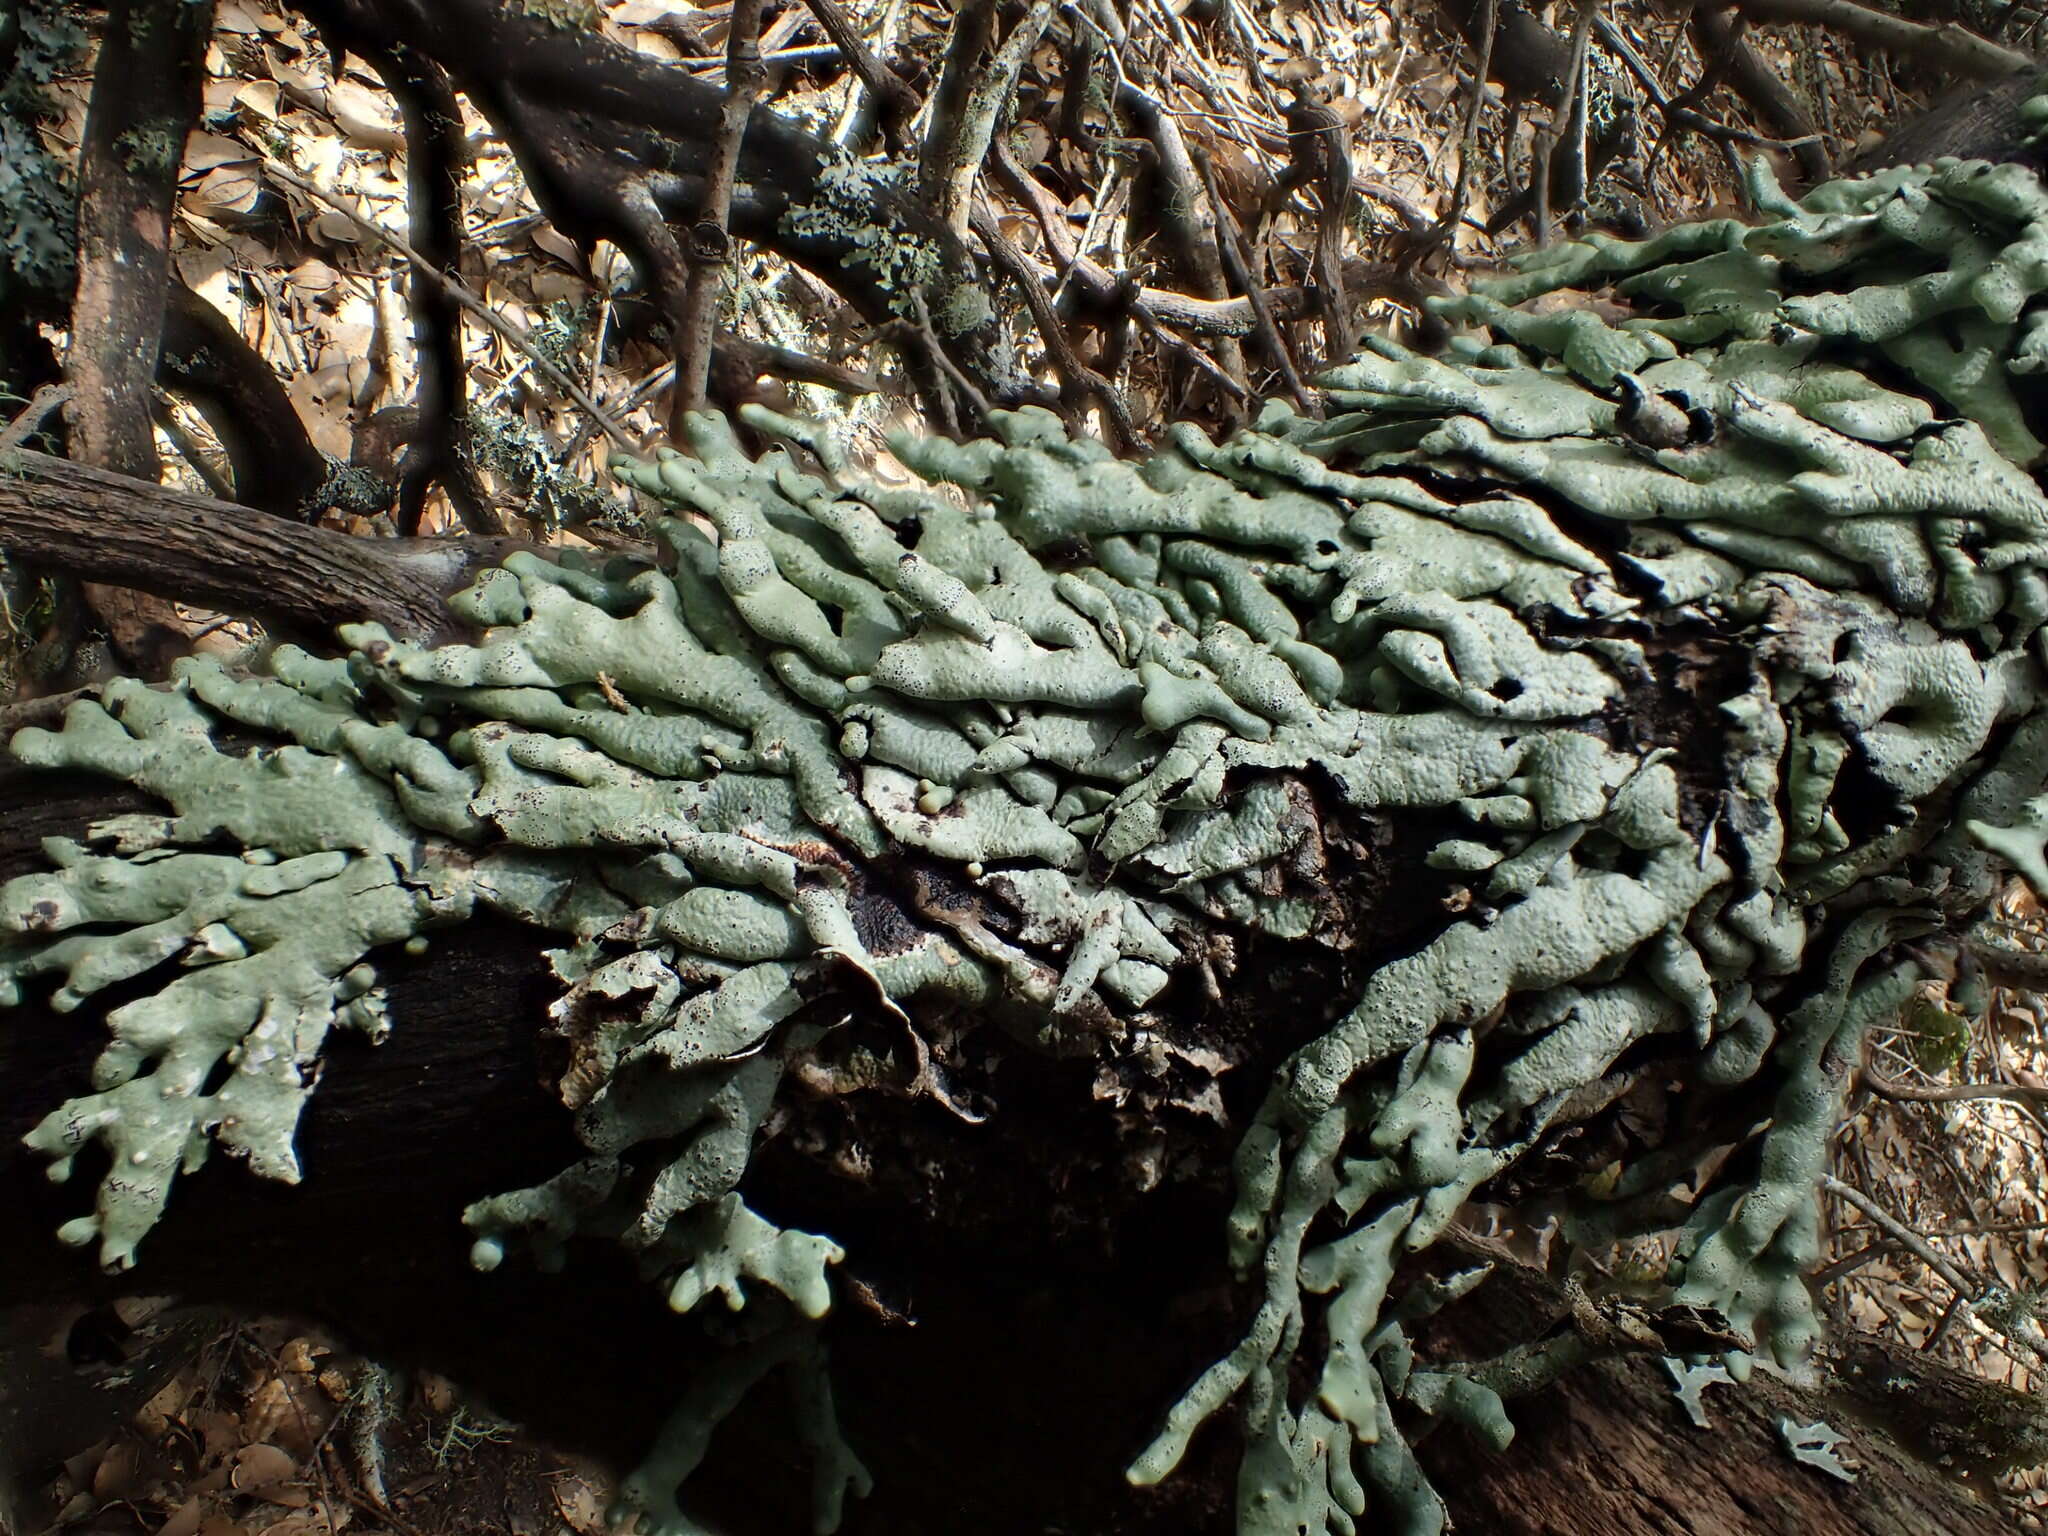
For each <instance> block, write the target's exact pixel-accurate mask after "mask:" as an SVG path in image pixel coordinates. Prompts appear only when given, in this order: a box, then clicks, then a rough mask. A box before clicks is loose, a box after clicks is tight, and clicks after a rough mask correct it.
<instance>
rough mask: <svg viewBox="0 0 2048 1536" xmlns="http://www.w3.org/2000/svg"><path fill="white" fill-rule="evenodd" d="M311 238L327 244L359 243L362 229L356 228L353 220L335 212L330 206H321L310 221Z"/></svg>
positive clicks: (361, 237)
mask: <svg viewBox="0 0 2048 1536" xmlns="http://www.w3.org/2000/svg"><path fill="white" fill-rule="evenodd" d="M312 232H313V238H314V239H316V240H319V241H322V242H324V243H325V244H328V245H360V244H361V243H362V239H363V236H362V231H361V230H359V229H357V228H356V224H355V220H353V219H350V218H346V217H344V216H343V215H341V214H339V213H336V212H335V211H334V210H333V209H332V208H323V209H321V210H320V213H319V215H318V216H317V217H316V218H315V219H314V220H313V223H312Z"/></svg>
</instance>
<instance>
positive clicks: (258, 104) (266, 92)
mask: <svg viewBox="0 0 2048 1536" xmlns="http://www.w3.org/2000/svg"><path fill="white" fill-rule="evenodd" d="M283 94H284V88H283V87H282V86H280V85H279V84H278V83H277V82H276V81H275V80H251V81H250V82H249V83H248V84H247V85H245V86H243V87H242V88H241V89H240V90H238V91H236V92H235V105H236V106H238V107H241V108H243V109H244V110H246V111H249V112H253V113H255V114H256V116H258V117H263V118H274V117H276V116H277V108H278V98H279V97H280V96H282V95H283Z"/></svg>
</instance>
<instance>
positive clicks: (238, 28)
mask: <svg viewBox="0 0 2048 1536" xmlns="http://www.w3.org/2000/svg"><path fill="white" fill-rule="evenodd" d="M213 24H214V25H215V26H217V27H219V28H220V29H221V30H222V31H223V32H233V33H236V34H238V35H240V36H242V37H251V36H253V35H255V34H256V33H258V32H261V31H262V30H263V23H262V22H261V21H259V20H258V19H257V13H256V7H255V6H253V5H251V4H249V0H221V3H220V8H219V9H218V10H217V11H215V12H214V17H213Z"/></svg>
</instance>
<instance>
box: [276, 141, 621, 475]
mask: <svg viewBox="0 0 2048 1536" xmlns="http://www.w3.org/2000/svg"><path fill="white" fill-rule="evenodd" d="M263 168H264V170H265V171H266V172H268V173H269V174H270V175H271V176H274V177H275V178H277V180H279V181H281V182H283V183H284V184H285V185H286V186H288V187H296V188H298V189H299V190H300V191H301V192H304V193H305V194H306V195H307V196H308V197H312V198H317V199H318V200H319V201H320V202H322V203H324V204H326V205H327V206H328V207H329V208H332V209H333V210H334V211H335V212H336V213H338V214H340V215H341V216H342V217H343V218H345V219H347V220H348V221H349V223H351V224H353V225H355V227H356V228H357V229H359V230H361V231H362V232H363V233H364V234H366V235H368V236H369V237H370V238H371V239H372V240H377V241H381V242H382V243H383V244H385V245H387V246H389V247H390V248H391V249H392V250H394V251H396V252H397V253H398V254H399V255H400V256H403V257H404V258H405V259H406V260H407V261H409V262H411V263H412V264H413V265H414V266H415V267H416V268H418V269H419V270H420V271H422V272H425V273H427V274H429V275H430V276H431V277H433V279H434V280H435V281H436V282H438V283H439V284H440V285H441V287H442V288H443V289H444V290H445V291H446V292H447V294H448V296H449V297H450V298H452V299H454V300H455V302H456V303H458V304H460V305H461V306H462V307H463V308H464V309H466V310H468V311H469V312H470V313H471V314H473V315H475V316H476V317H477V319H479V320H481V321H482V322H483V323H484V324H485V325H487V326H489V327H490V328H491V329H492V330H494V331H496V332H497V333H498V334H499V335H500V336H502V337H504V338H505V340H506V342H507V343H508V344H510V346H511V347H512V348H513V350H515V351H516V352H518V353H519V354H520V356H522V357H524V358H526V359H528V360H529V361H530V362H532V364H533V366H534V367H536V368H538V369H539V370H540V371H541V372H542V373H544V374H546V375H547V377H548V378H549V380H550V381H552V382H553V383H554V384H555V386H556V387H557V388H559V389H560V390H561V391H562V392H563V393H564V394H566V395H568V397H569V398H570V399H571V400H574V401H575V402H576V404H577V405H578V406H579V407H581V408H582V410H583V411H584V412H585V413H586V414H587V415H588V416H589V417H590V419H591V420H592V421H594V422H596V423H597V425H598V427H599V428H600V429H601V430H602V431H603V432H604V434H605V436H606V437H609V438H610V439H611V440H612V441H613V442H614V443H616V444H618V445H619V447H621V448H623V449H625V450H626V451H627V452H628V453H638V452H639V451H640V444H639V443H638V442H637V441H635V440H634V438H633V437H632V435H631V434H630V433H628V432H627V431H626V429H625V428H624V427H623V426H621V425H620V424H619V423H618V421H617V420H615V419H614V418H613V416H612V415H611V413H610V412H609V411H607V410H605V408H604V407H603V406H601V405H599V404H598V403H597V402H596V401H595V400H593V399H592V398H591V397H590V391H588V390H586V389H585V388H584V387H583V386H582V385H581V384H579V383H577V382H576V380H575V379H573V378H571V377H570V376H569V375H568V374H566V373H564V372H563V371H562V369H561V368H560V367H559V366H558V365H557V364H556V363H554V362H553V361H552V360H551V359H550V358H549V357H548V356H547V355H546V354H545V353H543V352H542V351H541V350H540V348H539V347H538V346H536V345H535V344H534V340H533V334H532V332H530V331H529V330H527V328H526V327H525V326H523V325H521V324H519V323H518V322H517V321H516V320H513V319H511V318H509V317H508V316H505V315H502V314H500V313H498V311H497V310H495V309H493V308H491V306H490V305H488V304H486V303H485V302H484V301H483V300H482V299H481V298H480V297H478V296H477V294H476V292H475V290H474V289H472V288H471V287H470V286H469V284H467V283H465V282H463V281H462V279H461V278H459V277H456V276H454V275H453V274H451V273H447V272H443V271H442V270H441V269H440V268H439V267H436V266H435V265H434V264H433V263H432V262H430V261H428V260H427V259H426V258H425V257H424V256H422V255H420V253H419V252H418V251H416V250H414V249H413V248H412V246H411V245H409V244H407V243H406V241H405V240H404V239H403V238H402V237H400V236H398V235H394V234H393V233H392V232H391V231H390V230H388V229H386V228H385V227H384V226H383V225H381V224H379V223H377V222H375V221H374V220H372V219H371V218H370V217H369V216H368V215H366V214H364V213H363V212H361V211H360V210H359V209H357V208H356V207H355V206H354V205H353V204H351V203H350V202H349V200H348V199H347V198H345V197H342V196H341V195H340V194H339V193H337V192H332V191H329V190H328V189H327V188H325V187H322V186H320V185H319V184H318V183H316V182H313V181H309V180H307V179H306V178H305V177H303V176H301V175H300V174H299V173H298V172H297V171H295V170H292V169H291V168H290V167H289V166H287V165H284V164H283V163H281V162H280V161H277V160H274V159H272V158H270V157H269V156H267V155H266V156H265V157H264V160H263Z"/></svg>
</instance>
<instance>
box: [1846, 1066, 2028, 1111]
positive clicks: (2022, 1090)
mask: <svg viewBox="0 0 2048 1536" xmlns="http://www.w3.org/2000/svg"><path fill="white" fill-rule="evenodd" d="M1862 1083H1863V1086H1864V1087H1866V1088H1868V1089H1869V1090H1870V1091H1871V1092H1872V1093H1874V1094H1876V1095H1877V1096H1878V1097H1879V1098H1881V1099H1896V1100H1898V1101H1900V1102H1902V1103H1907V1104H1958V1103H1962V1102H1963V1101H1965V1100H1969V1099H2006V1100H2009V1101H2011V1102H2012V1103H2015V1104H2048V1088H2029V1087H2027V1086H2026V1085H2025V1084H2024V1083H1929V1084H1925V1085H1923V1084H1920V1083H1902V1082H1899V1081H1898V1080H1897V1079H1896V1078H1890V1077H1885V1076H1883V1075H1882V1074H1881V1073H1879V1072H1877V1071H1876V1070H1875V1069H1874V1068H1872V1067H1869V1066H1865V1067H1864V1068H1863V1073H1862Z"/></svg>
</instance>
